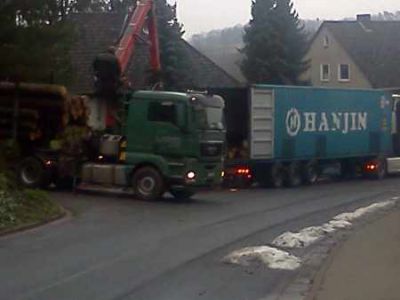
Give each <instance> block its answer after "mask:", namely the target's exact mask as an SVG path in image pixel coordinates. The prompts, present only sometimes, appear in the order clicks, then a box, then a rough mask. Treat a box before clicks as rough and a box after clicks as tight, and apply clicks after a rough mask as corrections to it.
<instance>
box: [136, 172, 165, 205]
mask: <svg viewBox="0 0 400 300" xmlns="http://www.w3.org/2000/svg"><path fill="white" fill-rule="evenodd" d="M132 187H133V190H134V192H135V195H136V197H138V198H139V199H140V200H145V201H153V200H157V199H159V198H160V197H161V196H162V194H164V192H165V184H164V179H163V178H162V176H161V174H160V172H159V171H158V170H157V169H155V168H153V167H142V168H140V169H138V170H137V171H136V172H135V173H134V174H133V177H132Z"/></svg>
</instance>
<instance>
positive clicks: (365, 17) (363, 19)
mask: <svg viewBox="0 0 400 300" xmlns="http://www.w3.org/2000/svg"><path fill="white" fill-rule="evenodd" d="M357 21H358V22H361V23H367V22H371V15H370V14H362V15H357Z"/></svg>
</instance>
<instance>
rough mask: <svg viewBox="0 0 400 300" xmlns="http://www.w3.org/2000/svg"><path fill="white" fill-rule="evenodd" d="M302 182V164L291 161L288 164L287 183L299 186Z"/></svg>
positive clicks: (291, 185) (289, 185)
mask: <svg viewBox="0 0 400 300" xmlns="http://www.w3.org/2000/svg"><path fill="white" fill-rule="evenodd" d="M301 182H302V181H301V172H300V164H299V163H297V162H291V163H290V164H289V165H288V166H287V170H286V178H285V184H286V185H287V186H288V187H298V186H300V185H301Z"/></svg>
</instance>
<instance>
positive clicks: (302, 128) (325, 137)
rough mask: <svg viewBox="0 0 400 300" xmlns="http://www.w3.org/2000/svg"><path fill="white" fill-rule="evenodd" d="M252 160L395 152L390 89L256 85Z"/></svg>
mask: <svg viewBox="0 0 400 300" xmlns="http://www.w3.org/2000/svg"><path fill="white" fill-rule="evenodd" d="M250 94H251V97H250V137H249V142H250V152H251V154H250V158H251V159H252V160H274V161H276V160H279V161H282V162H285V161H296V160H300V161H304V160H318V161H324V160H332V159H344V158H372V157H379V156H391V155H392V154H393V145H392V144H393V136H392V133H393V123H394V121H395V120H394V119H393V118H394V116H395V113H394V105H393V99H392V95H391V94H390V93H387V92H385V91H379V90H358V89H330V88H314V87H287V86H270V85H255V86H253V87H252V88H251V89H250Z"/></svg>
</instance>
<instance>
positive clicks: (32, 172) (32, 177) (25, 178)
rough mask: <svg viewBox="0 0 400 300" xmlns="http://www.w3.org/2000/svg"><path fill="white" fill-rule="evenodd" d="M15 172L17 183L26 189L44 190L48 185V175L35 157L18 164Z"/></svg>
mask: <svg viewBox="0 0 400 300" xmlns="http://www.w3.org/2000/svg"><path fill="white" fill-rule="evenodd" d="M17 172H18V173H17V176H18V179H19V182H20V183H21V184H22V185H23V186H24V187H26V188H31V189H35V188H46V187H48V186H49V184H50V174H49V173H48V171H47V170H46V167H45V166H44V164H43V163H42V162H41V161H40V160H39V159H37V158H35V157H28V158H25V159H24V160H23V161H22V162H21V163H20V164H19V166H18V169H17Z"/></svg>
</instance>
